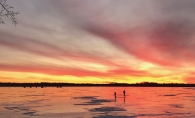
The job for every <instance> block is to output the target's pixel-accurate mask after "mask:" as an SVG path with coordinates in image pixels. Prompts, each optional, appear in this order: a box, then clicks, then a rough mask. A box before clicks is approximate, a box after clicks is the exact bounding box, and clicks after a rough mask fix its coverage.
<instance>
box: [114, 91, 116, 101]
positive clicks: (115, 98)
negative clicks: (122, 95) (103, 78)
mask: <svg viewBox="0 0 195 118" xmlns="http://www.w3.org/2000/svg"><path fill="white" fill-rule="evenodd" d="M114 98H115V101H116V92H114Z"/></svg>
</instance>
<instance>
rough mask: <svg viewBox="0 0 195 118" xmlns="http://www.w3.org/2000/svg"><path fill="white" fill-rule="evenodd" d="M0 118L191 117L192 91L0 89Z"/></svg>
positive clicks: (194, 110)
mask: <svg viewBox="0 0 195 118" xmlns="http://www.w3.org/2000/svg"><path fill="white" fill-rule="evenodd" d="M123 90H126V95H127V96H126V98H125V99H124V97H123V93H122V92H123ZM114 92H116V93H117V98H116V101H115V98H114ZM0 118H195V88H165V87H162V88H152V87H151V88H150V87H143V88H142V87H64V88H54V87H51V88H49V87H48V88H0Z"/></svg>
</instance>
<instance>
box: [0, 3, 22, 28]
mask: <svg viewBox="0 0 195 118" xmlns="http://www.w3.org/2000/svg"><path fill="white" fill-rule="evenodd" d="M6 2H7V0H0V6H1V7H2V8H1V7H0V8H1V10H0V24H5V22H4V20H3V16H6V17H10V18H11V20H12V23H13V24H14V25H15V26H16V25H17V24H18V22H17V20H16V17H15V16H16V15H18V14H19V12H15V11H13V8H14V6H10V5H7V3H6Z"/></svg>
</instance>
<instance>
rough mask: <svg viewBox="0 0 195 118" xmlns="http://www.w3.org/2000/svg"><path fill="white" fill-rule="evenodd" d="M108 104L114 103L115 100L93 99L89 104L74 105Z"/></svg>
mask: <svg viewBox="0 0 195 118" xmlns="http://www.w3.org/2000/svg"><path fill="white" fill-rule="evenodd" d="M106 102H114V101H113V100H106V99H92V100H90V101H89V102H83V103H81V104H74V105H102V103H106Z"/></svg>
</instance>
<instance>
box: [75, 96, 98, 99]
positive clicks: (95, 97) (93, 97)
mask: <svg viewBox="0 0 195 118" xmlns="http://www.w3.org/2000/svg"><path fill="white" fill-rule="evenodd" d="M97 97H99V96H82V97H73V98H74V99H97Z"/></svg>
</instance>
